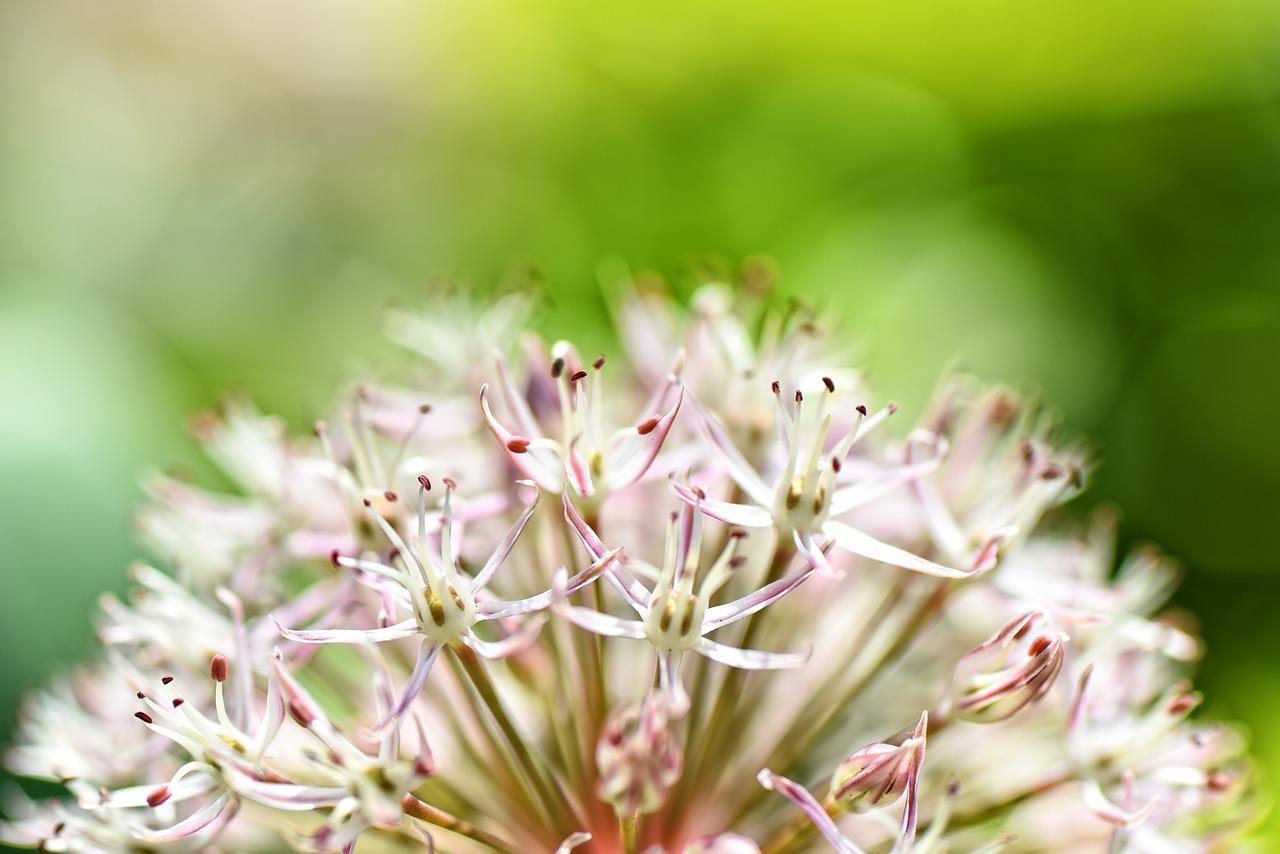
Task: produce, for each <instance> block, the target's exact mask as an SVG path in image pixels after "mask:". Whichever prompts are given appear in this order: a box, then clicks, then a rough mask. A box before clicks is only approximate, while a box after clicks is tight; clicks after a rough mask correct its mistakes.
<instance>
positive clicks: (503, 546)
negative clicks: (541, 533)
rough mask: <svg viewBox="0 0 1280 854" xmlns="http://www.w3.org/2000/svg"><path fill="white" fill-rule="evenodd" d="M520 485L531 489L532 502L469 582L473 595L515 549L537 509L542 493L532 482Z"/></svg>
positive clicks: (524, 482) (484, 584)
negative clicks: (517, 541)
mask: <svg viewBox="0 0 1280 854" xmlns="http://www.w3.org/2000/svg"><path fill="white" fill-rule="evenodd" d="M521 483H523V484H524V485H525V486H530V487H533V501H531V502H529V504H528V505H527V506H526V507H525V508H524V512H522V513H521V514H520V518H519V519H517V520H516V523H515V524H514V525H512V526H511V530H509V531H507V535H506V536H505V537H503V538H502V542H500V543H498V547H497V548H496V549H494V550H493V554H491V555H490V556H489V559H488V560H487V561H485V564H484V567H483V568H482V569H481V570H480V571H479V572H478V573H476V577H475V578H474V579H473V580H472V582H471V592H472V593H473V594H475V593H477V592H479V591H481V590H483V589H484V588H485V586H486V585H487V584H488V583H489V581H490V579H492V578H493V574H494V573H495V572H497V571H498V567H499V566H501V565H502V562H503V561H504V560H506V559H507V555H509V554H511V550H512V549H513V548H515V545H516V540H518V539H519V538H520V534H521V533H523V532H524V528H525V526H526V525H528V524H529V520H530V519H531V518H533V511H534V510H536V509H538V502H539V501H540V500H541V499H542V491H541V490H539V489H538V486H537V484H535V483H534V482H533V481H521ZM459 539H461V538H459Z"/></svg>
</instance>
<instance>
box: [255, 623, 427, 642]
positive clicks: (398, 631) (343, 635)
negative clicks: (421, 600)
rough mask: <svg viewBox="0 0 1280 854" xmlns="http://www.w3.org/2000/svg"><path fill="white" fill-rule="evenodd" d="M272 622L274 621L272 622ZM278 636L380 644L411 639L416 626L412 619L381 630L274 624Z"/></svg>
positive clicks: (301, 639)
mask: <svg viewBox="0 0 1280 854" xmlns="http://www.w3.org/2000/svg"><path fill="white" fill-rule="evenodd" d="M273 622H274V621H273ZM276 628H278V629H279V630H280V634H282V635H284V636H285V637H286V638H288V639H289V640H292V641H298V642H299V643H382V642H384V641H391V640H399V639H401V638H407V637H412V636H413V635H416V634H417V633H418V624H417V623H416V622H414V621H413V619H412V618H410V619H408V620H401V621H400V622H398V623H396V624H395V625H394V626H387V627H385V628H381V629H317V630H315V631H295V630H294V629H286V628H285V627H284V626H282V625H280V624H279V623H276Z"/></svg>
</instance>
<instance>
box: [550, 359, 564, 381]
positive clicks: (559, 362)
mask: <svg viewBox="0 0 1280 854" xmlns="http://www.w3.org/2000/svg"><path fill="white" fill-rule="evenodd" d="M563 373H564V357H563V356H559V357H557V358H556V360H555V361H554V362H552V363H551V378H552V379H557V380H558V379H560V375H561V374H563Z"/></svg>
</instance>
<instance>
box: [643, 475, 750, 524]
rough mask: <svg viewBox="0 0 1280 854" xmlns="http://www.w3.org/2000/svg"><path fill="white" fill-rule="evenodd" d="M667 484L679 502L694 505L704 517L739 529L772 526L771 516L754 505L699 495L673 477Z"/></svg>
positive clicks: (698, 492) (668, 479) (692, 488)
mask: <svg viewBox="0 0 1280 854" xmlns="http://www.w3.org/2000/svg"><path fill="white" fill-rule="evenodd" d="M667 483H668V484H669V485H670V486H671V491H672V492H674V493H675V494H676V495H678V496H679V497H680V500H681V501H684V502H685V503H686V504H693V505H695V506H696V507H697V508H698V509H699V510H701V511H702V512H703V514H704V515H707V516H710V517H711V518H712V519H719V520H720V521H721V522H727V523H728V524H730V525H737V526H738V527H741V528H768V527H771V526H772V525H773V514H772V513H770V512H769V511H768V510H765V509H764V508H763V507H757V506H755V505H754V504H730V503H729V502H728V501H721V500H720V499H718V498H712V497H710V496H709V495H706V494H700V492H701V490H699V491H697V492H695V491H694V490H695V487H691V486H689V485H688V484H684V483H680V482H678V481H677V480H676V479H675V477H674V476H672V477H669V478H667Z"/></svg>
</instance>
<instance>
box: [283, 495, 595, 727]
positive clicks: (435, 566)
mask: <svg viewBox="0 0 1280 854" xmlns="http://www.w3.org/2000/svg"><path fill="white" fill-rule="evenodd" d="M418 481H419V488H418V532H417V536H416V537H415V538H414V542H413V544H410V543H409V542H407V541H406V540H405V539H404V538H403V537H401V536H400V533H399V532H398V531H397V530H396V529H395V527H393V526H392V525H391V523H390V522H388V521H387V519H386V518H385V516H384V514H383V513H382V512H380V511H379V510H378V509H377V507H375V506H374V505H373V503H372V502H371V501H369V500H366V501H365V502H364V503H365V507H366V508H367V510H368V513H369V516H370V518H371V519H372V520H373V522H374V524H376V525H377V526H378V527H379V528H381V529H382V531H383V533H384V534H385V535H386V537H387V539H388V540H389V541H390V543H391V545H392V547H393V548H394V549H395V554H396V555H398V557H399V560H398V561H396V560H394V559H393V560H391V561H389V562H388V563H385V564H384V563H379V562H377V561H373V560H365V559H363V558H350V557H346V556H342V555H336V554H335V555H334V558H333V559H334V562H335V563H336V564H338V565H339V566H344V567H347V568H350V569H353V570H356V571H358V572H359V579H360V581H361V582H362V583H364V584H366V585H367V586H368V587H370V588H372V589H373V590H374V591H375V592H377V593H378V595H379V597H380V599H381V601H382V613H381V614H380V615H379V622H380V623H381V625H379V626H378V627H377V628H372V629H315V630H296V629H289V628H285V627H284V626H279V623H277V626H279V628H280V633H281V634H283V635H284V636H285V637H286V638H289V639H290V640H294V641H299V642H301V643H353V644H362V643H383V642H386V641H392V640H400V639H403V638H410V637H415V636H416V637H420V638H421V640H422V643H421V646H420V647H419V648H418V656H417V659H416V661H415V662H414V666H413V670H412V672H411V673H410V675H409V681H408V684H407V685H406V687H405V689H404V693H403V694H402V695H401V697H400V700H399V702H397V703H396V705H395V707H394V709H393V710H392V712H391V716H390V717H389V718H388V719H387V720H386V721H384V722H383V723H382V725H381V726H380V731H383V732H385V731H386V730H388V729H389V728H391V727H393V726H395V724H396V722H397V721H399V720H400V719H401V718H402V717H403V716H404V714H405V712H406V711H407V710H408V708H409V706H410V705H411V704H412V703H413V701H414V700H415V699H416V698H417V696H418V693H419V692H420V691H421V690H422V686H423V684H425V682H426V681H427V676H428V675H429V674H430V672H431V667H432V665H433V664H434V663H435V660H436V657H437V656H438V655H439V653H440V650H441V648H442V647H444V646H445V645H447V644H453V643H463V644H466V645H467V646H468V647H470V648H471V649H473V650H475V651H476V652H477V653H478V654H480V655H482V656H484V657H486V658H504V657H506V656H508V655H512V654H513V653H516V652H519V651H520V650H522V649H524V648H525V647H527V646H528V644H529V643H530V642H531V641H532V640H533V638H534V637H535V633H536V631H537V629H538V627H539V624H538V623H536V622H527V623H525V624H524V626H522V627H521V629H519V630H517V631H515V632H513V633H512V634H510V635H508V636H507V637H505V638H503V639H501V640H497V641H489V640H485V639H483V638H481V637H480V636H478V635H477V634H476V633H475V632H474V631H473V627H474V626H475V625H476V623H480V622H484V621H486V620H500V619H507V618H509V617H517V616H521V615H524V614H531V613H534V612H537V611H542V610H545V609H546V608H548V607H550V606H551V604H552V601H553V599H552V594H551V591H545V592H543V593H540V594H538V595H536V596H531V597H528V598H525V599H517V600H511V601H500V600H492V599H487V600H484V601H477V596H478V595H479V594H480V593H481V591H483V590H484V589H485V588H486V587H487V586H488V584H489V582H490V581H491V580H492V579H493V576H494V573H496V572H497V570H498V567H500V566H501V565H502V563H503V561H505V560H506V558H507V556H508V555H509V554H510V553H511V550H512V549H513V548H514V547H515V544H516V540H517V539H518V538H519V537H520V534H521V532H522V531H523V530H524V528H525V526H526V525H527V524H528V523H529V519H530V518H532V516H533V512H534V510H535V509H536V508H537V505H538V496H539V493H538V491H537V487H536V486H535V485H534V484H533V483H531V482H529V481H520V483H521V484H523V485H525V486H529V487H531V488H533V489H534V498H533V501H531V502H530V503H529V504H528V506H526V507H525V509H524V511H523V512H522V513H521V514H520V517H519V519H517V520H516V522H515V524H514V525H513V526H512V527H511V529H510V531H508V532H507V535H506V537H504V538H503V539H502V541H501V542H500V543H498V547H497V548H496V549H495V550H494V552H493V553H492V554H491V555H490V557H489V559H488V561H486V562H485V565H484V566H483V567H482V568H481V569H480V571H479V572H478V573H476V575H475V576H474V577H471V578H467V577H465V576H464V575H463V574H462V572H461V570H460V569H459V568H458V549H457V546H458V539H459V534H460V530H459V526H458V523H457V520H456V519H455V518H454V515H453V501H452V495H453V492H454V490H455V489H456V487H457V484H455V483H454V481H453V480H452V479H450V478H445V480H444V483H445V495H444V500H443V502H442V504H441V520H440V525H439V532H438V533H439V543H438V548H436V549H434V552H435V553H434V554H433V553H432V552H433V549H432V548H431V543H430V541H429V538H428V536H427V531H428V524H427V498H426V496H427V492H428V491H430V489H431V481H430V480H429V479H428V478H427V477H426V476H425V475H424V476H421V477H419V479H418ZM385 497H386V499H387V500H388V501H389V502H394V501H395V500H396V496H395V495H393V494H389V495H387V496H385ZM616 557H617V552H616V551H614V552H610V553H605V554H602V555H601V556H600V559H599V560H598V561H597V562H596V563H594V564H592V565H591V566H590V567H588V568H587V569H584V570H583V571H582V572H579V573H578V574H577V575H575V576H573V577H572V578H570V579H568V580H567V581H566V588H567V589H568V590H570V591H576V590H578V589H580V588H582V587H584V586H586V585H587V584H590V583H591V582H592V581H594V580H595V578H596V577H597V576H598V575H599V574H600V573H601V571H602V570H603V569H604V568H605V567H606V566H607V565H608V564H609V563H610V562H611V561H612V560H614V559H615V558H616ZM398 611H408V612H409V616H408V617H406V618H405V619H403V620H400V621H399V622H392V620H393V619H394V618H393V616H392V615H394V614H395V613H396V612H398Z"/></svg>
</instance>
